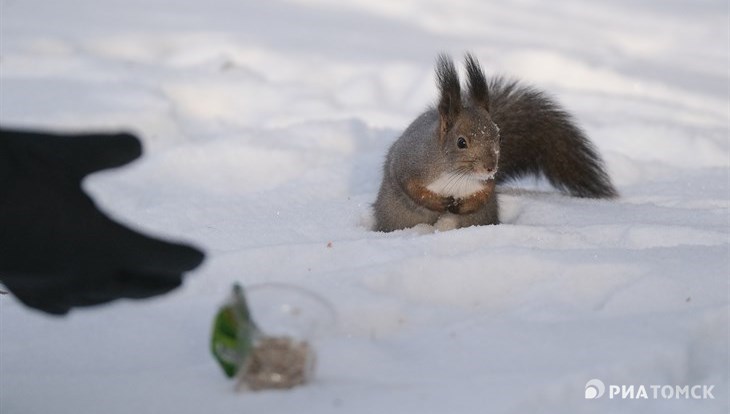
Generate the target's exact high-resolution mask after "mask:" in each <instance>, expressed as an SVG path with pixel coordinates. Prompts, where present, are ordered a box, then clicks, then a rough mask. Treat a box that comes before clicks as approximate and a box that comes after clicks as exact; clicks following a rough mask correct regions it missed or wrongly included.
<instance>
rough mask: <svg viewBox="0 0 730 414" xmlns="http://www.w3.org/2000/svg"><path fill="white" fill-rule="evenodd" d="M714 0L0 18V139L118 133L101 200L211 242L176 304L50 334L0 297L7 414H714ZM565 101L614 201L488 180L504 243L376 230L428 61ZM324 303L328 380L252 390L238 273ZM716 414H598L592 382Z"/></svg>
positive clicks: (27, 5) (22, 6)
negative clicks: (332, 320) (37, 133)
mask: <svg viewBox="0 0 730 414" xmlns="http://www.w3.org/2000/svg"><path fill="white" fill-rule="evenodd" d="M729 16H730V13H729V12H728V4H727V2H724V1H714V0H704V1H682V0H666V1H662V2H654V1H649V0H642V1H628V0H618V1H616V0H596V1H591V2H585V1H579V0H561V1H551V2H538V1H533V0H501V1H483V0H449V1H437V0H427V1H402V2H392V1H386V0H356V1H349V2H343V1H336V0H272V1H267V2H255V1H238V0H211V1H200V0H107V1H103V2H99V1H92V0H64V1H42V0H0V82H1V84H0V85H1V89H0V123H1V124H3V125H5V126H17V127H23V126H25V127H36V128H38V127H41V128H53V129H57V130H67V131H79V130H118V129H124V130H131V131H134V132H136V133H138V134H139V135H140V136H141V137H142V139H143V142H144V145H145V150H146V152H145V156H144V157H143V158H142V159H141V160H139V161H137V162H135V163H133V164H131V165H129V166H128V167H124V168H121V169H118V170H114V171H107V172H103V173H98V174H95V175H93V176H92V177H90V178H88V179H87V181H86V182H85V188H86V189H87V191H88V192H89V193H90V194H91V195H92V196H93V197H94V198H95V200H96V201H97V202H98V204H99V205H100V206H101V207H102V208H103V209H104V210H105V211H107V212H109V214H111V215H113V216H114V217H115V218H117V219H118V220H120V221H121V222H124V223H126V224H128V225H130V226H132V227H134V228H137V229H143V230H144V231H146V232H149V233H151V234H156V235H160V236H164V237H167V238H170V239H177V240H185V241H189V242H191V243H194V244H196V245H198V246H200V247H201V248H203V249H205V250H206V252H207V254H208V257H207V260H206V262H205V264H204V265H203V266H202V267H201V268H200V269H199V270H197V271H195V272H192V273H191V274H189V275H188V277H187V278H186V281H185V284H184V286H183V287H182V288H181V289H178V290H177V291H175V292H173V293H171V294H169V295H166V296H163V297H159V298H156V299H153V300H146V301H118V302H115V303H112V304H110V305H106V306H101V307H96V308H91V309H83V310H75V311H73V312H72V313H71V314H70V315H69V316H67V317H62V318H58V317H50V316H46V315H44V314H41V313H39V312H36V311H33V310H30V309H28V308H25V307H23V306H22V305H21V304H20V303H19V302H18V301H17V300H15V299H14V298H13V297H12V296H11V295H4V296H0V412H2V414H35V413H50V412H52V413H58V414H62V413H68V414H78V413H99V412H103V413H108V414H114V413H176V414H185V413H195V414H198V413H201V412H211V413H227V412H230V413H234V412H235V413H292V412H298V413H318V414H319V413H368V414H369V413H374V412H380V413H537V412H554V413H558V412H559V413H584V412H591V413H616V412H622V413H660V412H661V413H682V414H685V413H690V412H696V413H699V412H702V413H727V412H728V404H729V403H728V384H730V381H729V374H728V371H729V363H728V350H729V345H728V325H729V316H728V315H729V310H730V305H729V303H730V300H729V297H730V291H729V290H728V275H730V142H729V138H728V137H729V134H730V81H729V75H728V72H729V70H730V61H729V59H730V40H729V34H728V30H729V27H730V23H729V20H728V19H729ZM442 51H445V52H449V53H451V54H452V56H453V57H454V58H456V59H461V57H462V56H463V53H464V52H465V51H472V52H473V53H474V54H475V56H477V57H478V58H479V59H480V60H481V62H482V64H483V66H484V67H485V69H486V70H487V72H488V73H489V74H505V75H508V76H511V77H515V78H519V79H522V80H523V81H525V82H527V83H529V84H532V85H535V86H537V87H539V88H541V89H543V90H545V91H547V92H548V93H549V94H550V95H552V96H554V97H556V99H557V100H558V101H560V102H561V103H562V104H563V105H564V106H565V107H566V108H567V109H568V110H569V111H570V112H571V113H573V114H574V116H575V117H576V119H577V120H578V122H579V123H580V125H581V126H582V127H583V128H584V129H585V131H586V132H587V133H588V135H589V136H590V137H591V139H592V140H593V141H594V142H595V144H596V146H597V147H598V148H599V149H600V151H601V153H602V155H603V156H604V158H605V160H606V163H607V166H608V169H609V172H610V175H611V177H612V179H613V180H614V183H615V184H616V186H617V188H618V190H619V192H620V194H621V196H620V198H618V199H617V200H610V201H605V200H587V199H577V198H571V197H567V196H564V195H562V194H560V193H558V192H557V191H555V190H554V189H552V188H551V187H550V186H549V185H547V184H545V183H544V182H542V181H541V180H534V179H526V180H523V181H521V182H515V183H510V184H509V185H506V186H502V187H501V188H499V189H498V191H499V200H500V203H501V206H500V208H501V211H500V213H501V217H502V220H503V222H504V223H503V224H500V225H496V226H483V227H471V228H465V229H459V230H452V231H437V230H435V229H433V228H432V227H429V226H418V227H417V228H413V229H408V230H403V231H397V232H393V233H387V234H386V233H377V232H373V231H371V230H370V226H371V225H372V223H373V219H372V211H371V203H372V202H373V201H374V199H375V195H376V192H377V189H378V186H379V184H380V179H381V166H382V162H383V159H384V156H385V152H386V151H387V149H388V147H389V145H390V144H391V143H392V142H393V141H394V140H395V139H396V138H397V137H398V135H399V134H400V132H401V131H402V130H403V129H404V128H405V127H406V126H407V125H408V124H409V123H410V122H411V121H412V120H413V119H414V118H415V117H416V116H417V115H418V114H419V113H420V112H422V111H423V110H424V109H425V108H426V107H427V106H428V105H429V104H432V103H433V102H435V99H436V88H435V85H434V76H433V64H434V61H435V57H436V55H437V54H438V53H439V52H442ZM235 281H238V282H241V283H242V284H244V286H253V285H255V284H260V283H271V282H276V283H286V284H289V285H294V286H297V287H300V288H304V289H307V290H309V291H311V292H314V293H315V294H317V295H319V296H321V297H322V298H325V299H326V300H327V301H329V302H330V303H331V306H332V308H333V309H334V310H335V311H336V313H337V322H336V324H335V325H333V326H331V327H330V329H329V330H326V331H325V332H324V333H322V334H320V335H318V336H317V337H316V338H314V339H313V340H314V341H315V344H316V346H317V349H318V352H319V366H318V371H317V376H316V378H315V380H314V381H313V382H312V383H310V384H308V385H306V386H303V387H299V388H296V389H292V390H289V391H266V392H257V393H251V392H249V393H235V392H234V391H233V383H232V382H231V381H230V380H228V379H226V378H225V377H224V376H223V374H222V371H220V370H219V368H218V367H217V366H216V365H215V362H214V360H213V358H212V357H211V355H210V353H209V350H208V340H209V334H210V328H211V322H212V318H213V316H214V314H215V312H216V310H217V307H218V306H219V304H220V303H221V302H222V301H223V300H224V299H225V297H226V296H227V294H228V291H229V289H230V286H231V284H232V283H233V282H235ZM594 378H595V379H600V380H602V381H603V382H604V383H606V384H625V385H632V384H633V385H636V386H639V385H644V386H646V387H649V386H650V385H654V384H666V385H672V386H674V385H696V384H699V385H708V386H710V385H713V386H714V391H713V394H714V397H715V399H711V400H710V399H707V400H693V399H684V398H681V399H661V398H659V399H656V400H655V399H651V398H650V399H634V400H629V399H620V398H614V399H609V398H608V396H607V395H606V396H603V397H602V398H600V399H596V400H587V399H585V398H584V392H585V386H586V382H587V381H588V380H590V379H594Z"/></svg>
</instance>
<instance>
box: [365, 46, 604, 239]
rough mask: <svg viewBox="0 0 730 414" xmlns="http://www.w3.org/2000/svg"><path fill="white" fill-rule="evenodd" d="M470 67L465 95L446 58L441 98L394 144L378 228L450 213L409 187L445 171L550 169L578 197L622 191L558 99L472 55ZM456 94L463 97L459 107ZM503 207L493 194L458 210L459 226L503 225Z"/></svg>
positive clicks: (517, 173) (553, 179)
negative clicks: (484, 66) (490, 69)
mask: <svg viewBox="0 0 730 414" xmlns="http://www.w3.org/2000/svg"><path fill="white" fill-rule="evenodd" d="M466 66H467V75H468V79H467V80H468V89H469V96H468V97H466V98H461V97H460V94H459V93H460V91H454V82H456V84H457V86H458V77H457V75H456V72H455V69H454V68H453V64H452V63H451V62H450V60H448V59H447V58H446V57H444V56H443V55H441V56H440V57H439V60H438V66H437V79H438V82H439V89H440V92H441V97H440V100H439V105H438V107H437V108H431V109H428V110H427V111H426V112H424V113H423V114H421V115H420V116H419V117H418V118H416V120H414V121H413V122H412V123H411V124H410V125H409V126H408V128H406V130H405V131H404V132H403V134H402V135H401V136H400V138H398V140H396V141H395V143H393V145H392V146H391V148H390V150H389V151H388V155H387V157H386V160H385V164H384V168H383V181H382V184H381V187H380V191H379V192H378V197H377V199H376V201H375V203H374V205H373V206H374V210H375V221H376V224H375V230H377V231H393V230H397V229H403V228H408V227H413V226H415V225H417V224H421V223H426V224H431V225H433V224H434V223H436V221H437V220H438V219H439V217H441V216H442V215H443V213H440V212H437V211H434V210H431V209H428V208H426V207H424V206H423V205H421V204H419V203H417V202H416V201H415V200H414V199H413V198H412V197H410V196H409V195H408V193H407V192H406V191H405V189H406V186H407V183H408V181H409V180H415V181H417V182H420V183H423V185H428V184H429V183H433V182H434V181H435V180H436V179H437V178H438V177H439V176H441V174H443V173H452V174H454V175H456V176H462V175H463V176H464V177H465V178H464V179H467V178H468V177H467V176H468V175H469V174H474V173H475V171H477V170H478V171H492V170H493V169H496V170H497V172H496V182H497V183H503V182H505V181H507V180H510V179H513V178H517V177H521V176H524V175H539V174H543V175H544V176H545V177H546V178H547V179H548V181H549V182H550V183H551V184H552V185H553V186H555V187H556V188H558V189H560V190H562V191H565V192H567V193H569V194H571V195H574V196H578V197H595V198H611V197H615V196H616V195H617V192H616V190H615V189H614V188H613V185H612V184H611V181H610V179H609V177H608V175H607V174H606V172H605V171H604V167H603V161H602V160H601V157H600V156H599V155H598V153H597V152H596V150H595V149H594V148H593V146H592V144H591V143H590V142H589V141H588V139H587V137H586V136H585V134H584V133H583V132H582V131H581V130H580V129H579V128H578V127H577V126H576V125H575V124H574V123H573V121H572V119H571V118H570V116H569V115H568V114H567V113H566V112H565V111H564V110H563V109H562V108H561V107H560V106H559V105H558V104H557V103H555V102H554V101H553V100H551V99H550V98H548V97H547V96H546V95H545V94H544V93H542V92H539V91H536V90H534V89H532V88H529V87H525V86H521V85H519V84H518V83H517V82H514V81H507V80H505V79H503V78H499V77H498V78H493V79H490V80H486V78H485V77H484V74H483V72H482V70H481V68H480V66H479V63H478V62H477V61H476V59H474V58H473V57H472V56H471V55H467V57H466ZM454 96H459V97H460V99H459V102H458V103H456V106H454V101H453V97H454ZM485 106H486V107H485ZM444 131H445V132H444ZM461 137H464V138H466V139H467V140H468V147H467V148H457V144H456V143H457V140H458V139H459V138H461ZM497 166H498V168H497ZM498 210H499V209H498V205H497V196H496V193H492V194H491V196H489V197H488V198H487V199H486V201H485V202H484V203H483V205H480V206H479V208H478V209H477V210H476V211H474V212H471V213H469V214H458V215H457V216H456V218H457V220H458V224H457V227H466V226H471V225H483V224H497V223H499V217H498Z"/></svg>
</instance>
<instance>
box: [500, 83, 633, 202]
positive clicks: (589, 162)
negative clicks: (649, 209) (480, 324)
mask: <svg viewBox="0 0 730 414" xmlns="http://www.w3.org/2000/svg"><path fill="white" fill-rule="evenodd" d="M489 112H490V114H491V116H492V120H493V121H494V123H495V124H497V126H498V127H499V129H500V136H501V137H502V143H501V147H500V152H501V153H500V157H499V159H500V162H499V172H498V173H497V182H498V183H501V182H505V181H508V180H510V179H513V178H519V177H522V176H525V175H540V174H542V175H543V176H545V178H547V180H548V181H549V182H550V184H552V185H553V186H555V187H556V188H558V189H560V190H562V191H565V192H567V193H570V194H571V195H573V196H577V197H591V198H611V197H616V196H617V195H618V193H617V192H616V189H615V188H614V187H613V184H611V180H610V178H609V177H608V174H607V173H606V171H605V169H604V165H603V160H602V159H601V157H600V155H599V154H598V152H597V151H596V149H595V148H594V147H593V145H592V144H591V142H590V141H589V140H588V138H587V137H586V136H585V134H584V133H583V132H582V131H581V130H580V129H579V128H578V127H577V126H576V125H575V124H574V123H573V121H572V120H571V118H570V116H569V115H568V114H567V113H566V112H565V111H564V110H563V109H562V108H561V107H560V106H559V105H558V104H557V103H555V102H554V101H553V100H552V99H550V98H549V97H547V96H546V95H545V94H544V93H542V92H540V91H537V90H534V89H532V88H529V87H525V86H522V85H520V84H519V83H517V82H516V81H510V80H506V79H504V78H500V77H497V78H494V79H491V80H490V81H489Z"/></svg>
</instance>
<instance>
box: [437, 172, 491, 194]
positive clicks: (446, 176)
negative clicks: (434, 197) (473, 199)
mask: <svg viewBox="0 0 730 414" xmlns="http://www.w3.org/2000/svg"><path fill="white" fill-rule="evenodd" d="M493 178H494V174H489V175H483V176H482V175H475V174H467V175H463V174H454V173H443V174H441V175H440V176H439V177H438V178H436V180H434V181H433V182H432V183H431V184H429V185H428V186H426V188H427V189H428V190H429V191H432V192H434V193H436V194H438V195H440V196H443V197H454V198H464V197H467V196H470V195H472V194H474V193H476V192H478V191H481V190H483V189H484V187H485V184H484V181H485V180H488V179H493Z"/></svg>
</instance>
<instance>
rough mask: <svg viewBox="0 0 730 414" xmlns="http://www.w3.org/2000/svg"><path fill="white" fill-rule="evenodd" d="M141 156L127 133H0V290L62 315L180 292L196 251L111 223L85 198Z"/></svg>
mask: <svg viewBox="0 0 730 414" xmlns="http://www.w3.org/2000/svg"><path fill="white" fill-rule="evenodd" d="M141 154H142V147H141V144H140V142H139V140H138V139H137V138H136V137H134V136H133V135H129V134H86V135H52V134H46V133H34V132H21V131H12V130H5V129H0V281H2V283H3V284H4V285H5V286H6V287H7V288H8V289H9V290H10V291H11V292H12V293H13V294H14V295H15V296H16V297H17V298H18V299H20V301H22V302H23V303H24V304H26V305H28V306H30V307H33V308H36V309H40V310H42V311H44V312H48V313H52V314H65V313H67V312H68V311H69V310H70V309H71V308H73V307H77V306H90V305H96V304H99V303H104V302H108V301H111V300H114V299H117V298H146V297H150V296H155V295H159V294H162V293H165V292H168V291H169V290H171V289H174V288H176V287H177V286H179V285H180V283H181V279H182V273H183V272H185V271H188V270H192V269H194V268H195V267H197V266H198V265H199V264H200V263H201V262H202V261H203V257H204V255H203V253H202V252H201V251H199V250H197V249H195V248H192V247H189V246H186V245H182V244H176V243H168V242H164V241H161V240H158V239H153V238H150V237H147V236H144V235H142V234H140V233H137V232H135V231H133V230H130V229H129V228H127V227H125V226H123V225H121V224H119V223H116V222H114V221H113V220H111V219H110V218H109V217H107V216H106V215H105V214H104V213H102V212H101V211H99V210H98V209H97V208H96V206H95V205H94V202H93V201H92V200H91V198H89V197H88V196H87V195H86V194H85V193H84V192H83V190H82V189H81V180H82V179H83V178H84V177H85V176H86V175H87V174H90V173H93V172H94V171H99V170H102V169H106V168H113V167H118V166H121V165H124V164H126V163H128V162H130V161H132V160H134V159H135V158H137V157H139V156H140V155H141ZM1 299H2V297H0V300H1Z"/></svg>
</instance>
